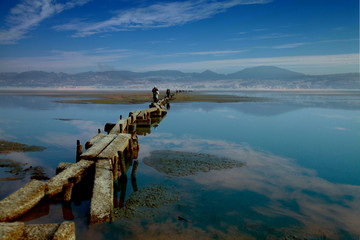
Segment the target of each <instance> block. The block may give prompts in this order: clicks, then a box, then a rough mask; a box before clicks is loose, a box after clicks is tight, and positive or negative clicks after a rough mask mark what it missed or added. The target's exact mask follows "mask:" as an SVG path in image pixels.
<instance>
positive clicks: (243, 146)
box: [0, 91, 360, 239]
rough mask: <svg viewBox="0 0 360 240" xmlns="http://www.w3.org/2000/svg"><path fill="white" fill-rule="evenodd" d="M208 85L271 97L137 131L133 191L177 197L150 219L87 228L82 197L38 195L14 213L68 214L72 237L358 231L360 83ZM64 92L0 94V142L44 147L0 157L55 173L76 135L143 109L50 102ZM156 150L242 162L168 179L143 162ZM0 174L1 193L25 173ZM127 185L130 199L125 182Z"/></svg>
mask: <svg viewBox="0 0 360 240" xmlns="http://www.w3.org/2000/svg"><path fill="white" fill-rule="evenodd" d="M211 93H212V94H232V95H238V96H249V97H262V98H265V99H266V101H260V102H240V103H172V104H171V109H170V110H169V111H168V114H167V115H166V117H165V118H164V119H163V120H162V121H161V122H160V124H159V126H158V127H157V128H153V129H151V134H148V135H146V136H139V145H140V151H139V156H138V159H139V161H140V164H139V168H138V173H137V186H138V189H142V188H145V187H147V186H151V185H153V184H160V185H163V186H167V187H170V188H171V189H172V190H173V191H175V192H176V193H177V196H178V201H175V202H172V203H169V204H166V205H164V206H162V207H160V208H159V209H157V210H156V211H155V212H154V213H153V214H152V216H150V217H149V216H146V217H145V216H144V217H143V218H142V217H136V218H120V219H115V221H114V222H112V223H104V224H98V225H93V226H89V225H88V218H89V212H88V211H89V200H82V201H73V202H71V204H69V205H66V206H64V205H63V204H61V203H57V204H50V205H49V204H46V203H42V204H40V206H38V207H36V208H35V209H34V210H33V211H31V212H30V213H29V214H27V215H26V216H24V217H23V218H21V219H20V220H21V221H26V222H27V223H54V222H62V221H63V220H64V219H65V220H73V221H75V224H76V238H77V239H89V238H91V239H120V238H125V239H140V238H145V239H152V238H154V239H169V238H173V239H279V238H280V239H284V238H285V237H288V238H294V237H298V238H307V239H358V238H359V236H360V228H359V226H360V217H359V216H360V178H359V177H358V176H359V173H360V147H359V146H360V91H292V92H289V91H238V92H211ZM59 99H61V100H64V98H56V97H45V96H21V95H14V94H7V93H2V94H1V95H0V123H1V127H0V139H5V140H7V141H15V142H21V143H24V144H28V145H38V146H43V147H46V150H44V151H42V152H25V153H24V152H21V153H10V154H0V159H10V160H13V161H16V162H19V163H21V164H26V165H22V166H23V168H24V169H25V168H26V167H27V166H33V167H36V166H39V167H41V168H42V170H43V172H44V174H46V175H47V176H48V177H52V176H54V175H55V169H56V167H57V165H58V164H59V163H60V162H75V151H76V140H80V141H81V143H82V144H83V143H85V142H86V141H88V140H89V139H90V138H91V137H93V136H94V135H96V134H97V130H98V129H101V130H103V128H104V125H105V123H107V122H116V121H117V120H118V119H119V116H120V115H123V116H127V115H128V113H129V112H131V111H134V110H137V109H145V108H147V107H148V104H138V105H124V104H118V105H110V104H103V105H101V104H68V103H57V102H55V101H56V100H59ZM159 150H172V151H179V152H187V153H194V154H195V153H197V154H211V155H214V156H219V157H226V158H229V159H232V160H235V161H239V162H242V163H244V165H243V166H241V167H235V168H231V169H223V170H211V171H208V172H200V173H197V174H195V175H190V176H183V177H176V176H175V177H174V176H167V175H166V174H164V173H162V172H158V171H157V170H155V169H154V168H152V167H151V166H148V165H146V164H145V163H143V162H142V160H143V159H145V158H147V157H149V156H150V155H151V153H152V152H153V151H159ZM10 170H11V169H10ZM130 170H131V169H130ZM24 172H25V171H24ZM0 174H1V175H0V177H1V181H0V198H1V199H2V198H4V197H6V196H7V195H8V194H10V193H11V192H14V191H15V190H17V189H18V188H19V187H21V186H22V185H24V184H25V183H26V182H27V181H28V180H29V178H30V177H31V176H30V174H28V173H22V174H20V176H21V177H19V178H17V179H12V178H11V177H14V174H13V173H11V171H9V169H8V168H6V167H2V168H0ZM10 179H11V180H10ZM125 190H126V191H124V193H125V196H126V199H128V198H129V196H130V194H131V193H132V191H133V188H132V184H131V183H130V179H129V181H128V182H127V184H126V185H125Z"/></svg>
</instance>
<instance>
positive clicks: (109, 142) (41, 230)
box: [0, 97, 171, 239]
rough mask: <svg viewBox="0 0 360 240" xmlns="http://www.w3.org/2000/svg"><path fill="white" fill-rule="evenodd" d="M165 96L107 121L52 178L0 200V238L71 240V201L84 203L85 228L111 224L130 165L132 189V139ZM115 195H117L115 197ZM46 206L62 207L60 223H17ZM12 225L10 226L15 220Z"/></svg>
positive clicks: (151, 122)
mask: <svg viewBox="0 0 360 240" xmlns="http://www.w3.org/2000/svg"><path fill="white" fill-rule="evenodd" d="M170 99H171V97H170V98H168V97H166V98H163V99H161V100H159V101H158V102H157V103H152V104H150V106H149V108H148V109H144V110H137V111H134V112H130V113H129V116H128V117H127V118H123V117H122V115H120V120H119V121H118V122H116V123H107V124H106V125H105V127H104V131H105V132H106V133H102V132H101V131H100V129H99V130H98V134H97V135H95V136H94V137H93V138H92V139H90V140H89V141H88V142H86V144H85V146H84V147H85V151H84V152H83V145H81V144H80V141H79V140H78V141H77V151H76V162H75V163H64V162H63V163H60V164H59V166H58V167H57V169H56V175H55V176H54V177H53V178H51V179H50V180H48V181H47V182H42V181H38V180H34V179H33V180H31V181H30V182H29V183H27V184H26V185H25V186H24V187H22V188H20V189H19V190H18V191H16V192H14V193H13V194H11V195H9V196H8V197H6V198H5V199H3V200H2V201H0V238H1V239H3V238H4V239H37V238H41V239H75V224H74V222H72V221H71V220H73V219H74V214H73V212H72V209H71V202H74V203H75V204H76V202H81V201H83V200H88V199H91V200H90V219H89V222H90V224H97V223H101V222H110V221H112V220H113V212H114V207H115V208H119V207H122V206H124V202H125V190H126V185H127V172H128V170H129V169H130V167H132V172H131V184H132V187H133V190H134V191H137V184H136V171H137V166H138V164H139V161H138V160H136V159H137V157H138V152H139V144H138V137H137V135H146V134H149V133H151V128H152V127H157V125H158V124H159V123H160V122H161V120H162V119H163V118H164V117H165V116H166V113H167V109H169V108H170V105H169V103H168V102H169V100H170ZM119 195H120V196H119ZM52 202H61V203H62V214H63V219H64V220H67V221H65V222H63V223H61V224H32V225H25V224H24V222H23V221H29V220H31V219H35V218H39V217H41V216H44V215H48V214H49V211H50V205H51V203H52ZM16 220H17V222H13V221H16Z"/></svg>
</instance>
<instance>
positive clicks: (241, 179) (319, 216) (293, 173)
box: [139, 133, 360, 235]
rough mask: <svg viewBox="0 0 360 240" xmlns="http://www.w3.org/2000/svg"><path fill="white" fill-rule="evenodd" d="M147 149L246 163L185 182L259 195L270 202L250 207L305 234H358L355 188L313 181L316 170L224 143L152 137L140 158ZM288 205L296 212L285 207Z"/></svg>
mask: <svg viewBox="0 0 360 240" xmlns="http://www.w3.org/2000/svg"><path fill="white" fill-rule="evenodd" d="M150 145H151V147H150ZM150 149H152V150H155V149H156V150H157V149H171V150H174V151H186V152H197V153H200V152H201V153H210V154H215V155H218V156H224V157H228V158H231V159H234V160H239V161H242V162H245V163H246V165H245V166H244V167H242V168H233V169H226V170H221V171H211V172H209V173H201V174H198V175H196V176H188V177H186V178H187V179H190V180H192V181H193V182H196V183H198V184H200V185H203V186H206V188H207V189H209V190H216V189H221V188H226V189H230V190H233V191H236V192H239V191H251V192H255V193H257V194H259V195H262V196H264V197H266V198H267V199H269V202H268V203H267V204H266V205H265V206H258V205H257V206H255V205H254V206H251V205H250V206H249V208H252V209H253V210H254V211H256V212H258V213H259V214H261V215H265V216H267V217H270V218H274V219H275V218H277V217H279V216H286V217H290V218H292V219H295V220H297V221H298V222H301V223H302V224H303V225H304V231H306V232H307V233H314V234H315V233H316V234H319V232H327V234H330V235H331V234H332V233H333V231H336V230H338V229H341V230H345V231H348V232H349V233H351V234H356V235H360V230H359V228H358V226H360V218H359V216H360V186H356V185H345V184H334V183H331V182H329V181H327V180H324V179H322V178H319V177H317V174H316V171H314V170H311V169H306V168H303V167H301V166H299V165H297V164H296V161H295V160H293V159H288V158H284V157H280V156H276V155H274V154H272V153H269V152H261V151H255V150H254V149H252V148H251V147H250V146H248V145H246V144H236V143H229V142H227V141H224V140H211V139H201V138H197V137H194V136H191V135H183V136H182V137H176V136H173V135H171V134H159V133H152V134H151V135H150V136H147V138H146V139H144V140H143V141H142V143H141V151H140V156H139V157H140V159H141V158H143V157H145V156H148V155H149V153H150V152H149V151H150ZM289 203H292V205H295V206H296V207H289ZM328 231H329V232H328ZM331 232H332V233H331Z"/></svg>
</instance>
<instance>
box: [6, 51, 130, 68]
mask: <svg viewBox="0 0 360 240" xmlns="http://www.w3.org/2000/svg"><path fill="white" fill-rule="evenodd" d="M131 54H133V53H131V52H130V51H127V50H125V49H114V51H111V49H105V48H104V49H95V50H88V51H52V55H51V56H40V57H19V58H3V59H0V71H2V72H10V71H14V72H22V71H29V70H41V71H64V72H78V71H84V70H86V71H87V70H91V69H93V70H94V69H95V68H99V67H101V66H113V64H112V63H114V62H117V61H119V60H120V59H123V58H125V57H128V56H130V55H131Z"/></svg>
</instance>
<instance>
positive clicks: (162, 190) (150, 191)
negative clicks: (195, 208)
mask: <svg viewBox="0 0 360 240" xmlns="http://www.w3.org/2000/svg"><path fill="white" fill-rule="evenodd" d="M176 201H178V194H177V193H176V192H174V191H173V190H172V189H171V188H169V187H165V186H162V185H156V184H154V185H150V186H148V187H145V188H143V189H141V190H139V191H136V192H133V193H132V194H131V195H130V198H129V199H128V200H127V201H126V203H125V206H124V207H123V208H116V209H115V211H114V214H115V217H117V218H121V217H125V218H134V217H151V216H153V215H155V214H156V213H157V210H158V209H159V208H160V207H162V206H164V205H167V204H170V203H173V202H176Z"/></svg>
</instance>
